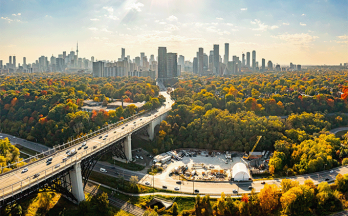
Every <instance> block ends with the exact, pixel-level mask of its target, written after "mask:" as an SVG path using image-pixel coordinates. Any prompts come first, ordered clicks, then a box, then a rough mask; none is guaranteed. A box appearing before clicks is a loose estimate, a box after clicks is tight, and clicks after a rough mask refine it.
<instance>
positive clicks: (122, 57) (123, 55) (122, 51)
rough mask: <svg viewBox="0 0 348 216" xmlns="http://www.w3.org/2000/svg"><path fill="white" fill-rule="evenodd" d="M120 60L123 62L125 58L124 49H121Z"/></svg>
mask: <svg viewBox="0 0 348 216" xmlns="http://www.w3.org/2000/svg"><path fill="white" fill-rule="evenodd" d="M121 53H122V54H121V59H122V60H124V58H126V49H125V48H121Z"/></svg>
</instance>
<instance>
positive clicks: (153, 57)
mask: <svg viewBox="0 0 348 216" xmlns="http://www.w3.org/2000/svg"><path fill="white" fill-rule="evenodd" d="M153 61H155V56H154V55H150V61H149V65H152V62H153Z"/></svg>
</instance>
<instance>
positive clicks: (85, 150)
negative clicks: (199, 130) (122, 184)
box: [0, 92, 174, 214]
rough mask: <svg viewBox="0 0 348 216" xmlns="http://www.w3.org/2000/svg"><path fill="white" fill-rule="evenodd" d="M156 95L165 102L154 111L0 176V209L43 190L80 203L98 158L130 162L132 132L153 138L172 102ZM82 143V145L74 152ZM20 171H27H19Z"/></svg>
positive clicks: (71, 143) (117, 124)
mask: <svg viewBox="0 0 348 216" xmlns="http://www.w3.org/2000/svg"><path fill="white" fill-rule="evenodd" d="M160 94H162V95H163V96H164V97H165V98H166V102H165V104H164V106H161V107H160V108H158V109H157V110H156V111H153V112H144V113H140V114H138V115H136V116H134V117H131V118H128V119H126V121H123V122H121V123H120V122H117V123H115V124H112V125H108V126H107V127H104V128H102V129H100V130H98V131H95V132H93V133H90V134H88V135H86V136H84V137H82V138H80V139H78V140H77V141H72V142H69V143H66V144H62V145H59V146H55V147H54V148H53V149H50V150H48V151H47V152H43V153H42V156H43V158H41V159H37V160H36V161H31V162H30V163H28V164H26V165H25V166H22V167H18V168H16V169H13V170H11V171H9V172H6V173H2V174H0V208H2V207H4V206H6V205H8V204H12V203H14V202H20V201H21V200H23V198H25V197H28V196H30V195H33V194H35V193H38V192H45V191H55V192H58V193H62V194H63V195H64V196H65V197H66V198H68V199H69V200H71V201H72V202H75V203H79V202H81V201H82V200H84V199H85V195H84V193H83V189H84V187H85V185H86V183H87V181H88V178H89V175H90V173H91V171H92V169H93V167H94V166H95V164H96V163H97V161H98V160H99V158H100V157H101V156H103V155H104V154H106V153H109V152H111V153H112V154H113V155H114V156H116V157H119V158H122V159H124V160H127V161H130V160H132V151H131V135H132V133H135V132H137V131H139V130H142V129H146V130H147V132H148V134H149V137H150V139H153V138H154V136H155V134H154V129H155V126H156V125H158V124H160V122H161V121H162V120H164V119H165V118H166V116H167V113H168V111H170V110H171V105H172V104H173V103H174V102H173V101H172V100H171V99H170V96H169V95H168V94H167V93H166V92H161V93H160ZM84 142H85V143H86V145H85V146H84V147H82V148H81V149H80V150H78V148H79V147H81V146H82V144H83V143H84ZM73 149H75V151H76V153H75V154H74V155H71V156H68V155H67V151H68V150H70V151H73ZM48 158H52V163H51V164H49V165H47V164H46V161H47V159H48ZM11 166H13V167H16V166H15V165H11ZM24 168H27V169H28V171H26V172H22V171H23V169H24ZM2 209H4V208H2ZM0 214H1V213H0Z"/></svg>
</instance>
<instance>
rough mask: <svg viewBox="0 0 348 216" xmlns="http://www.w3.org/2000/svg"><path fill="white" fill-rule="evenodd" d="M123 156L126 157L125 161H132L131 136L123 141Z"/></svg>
mask: <svg viewBox="0 0 348 216" xmlns="http://www.w3.org/2000/svg"><path fill="white" fill-rule="evenodd" d="M123 146H124V154H125V155H126V158H127V161H131V160H132V134H131V133H130V134H128V136H127V137H126V139H125V140H124V141H123Z"/></svg>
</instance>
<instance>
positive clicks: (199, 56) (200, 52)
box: [198, 48, 203, 75]
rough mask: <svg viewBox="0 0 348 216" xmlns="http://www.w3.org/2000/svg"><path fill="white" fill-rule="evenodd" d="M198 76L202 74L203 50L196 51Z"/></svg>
mask: <svg viewBox="0 0 348 216" xmlns="http://www.w3.org/2000/svg"><path fill="white" fill-rule="evenodd" d="M198 74H199V75H202V74H203V48H199V49H198Z"/></svg>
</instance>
